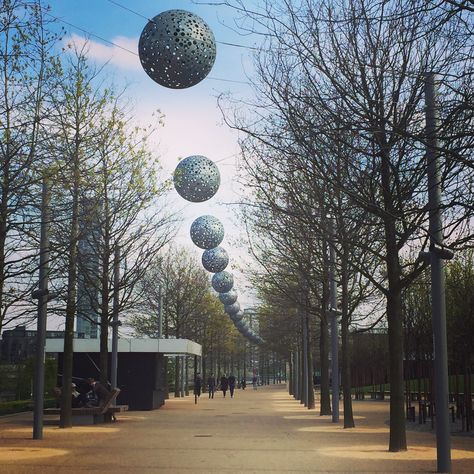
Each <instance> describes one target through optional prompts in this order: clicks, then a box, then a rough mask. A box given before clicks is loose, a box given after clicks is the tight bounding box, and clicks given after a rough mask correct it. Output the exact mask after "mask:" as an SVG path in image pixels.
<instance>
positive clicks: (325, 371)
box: [319, 317, 331, 416]
mask: <svg viewBox="0 0 474 474" xmlns="http://www.w3.org/2000/svg"><path fill="white" fill-rule="evenodd" d="M320 328H321V330H320V333H321V334H320V343H319V358H320V359H321V406H320V411H319V414H320V415H321V416H322V415H330V414H331V399H330V396H329V359H328V352H329V328H328V322H327V319H326V318H325V317H321V322H320Z"/></svg>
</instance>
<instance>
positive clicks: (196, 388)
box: [194, 372, 202, 403]
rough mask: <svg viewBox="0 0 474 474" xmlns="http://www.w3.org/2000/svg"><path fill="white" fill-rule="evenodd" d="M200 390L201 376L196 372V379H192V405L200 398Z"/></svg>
mask: <svg viewBox="0 0 474 474" xmlns="http://www.w3.org/2000/svg"><path fill="white" fill-rule="evenodd" d="M201 388H202V377H201V374H200V373H199V372H198V373H197V374H196V378H195V379H194V403H197V399H198V398H199V397H200V396H201Z"/></svg>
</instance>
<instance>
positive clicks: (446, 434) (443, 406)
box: [425, 73, 451, 472]
mask: <svg viewBox="0 0 474 474" xmlns="http://www.w3.org/2000/svg"><path fill="white" fill-rule="evenodd" d="M435 81H436V78H435V75H434V73H427V74H426V81H425V105H426V138H427V148H426V159H427V171H428V207H429V213H430V214H429V219H430V222H429V229H430V262H431V307H432V308H431V310H432V318H433V323H432V324H433V339H434V371H435V377H434V379H435V403H436V450H437V458H438V472H451V439H450V430H449V409H448V392H449V385H448V347H447V340H446V301H445V277H444V263H443V254H442V249H443V231H442V222H441V211H440V205H441V170H440V164H439V158H438V152H437V147H438V140H437V136H436V131H437V128H438V112H437V110H436V91H435ZM440 250H441V252H440Z"/></svg>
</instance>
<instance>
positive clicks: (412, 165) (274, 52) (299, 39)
mask: <svg viewBox="0 0 474 474" xmlns="http://www.w3.org/2000/svg"><path fill="white" fill-rule="evenodd" d="M262 3H263V6H262V8H260V9H256V10H254V11H250V10H249V9H248V8H246V7H245V6H244V3H243V2H234V3H232V5H233V6H234V7H235V8H237V9H238V10H240V12H242V14H243V16H244V17H245V19H249V18H250V19H251V20H252V21H251V22H247V23H246V25H248V24H251V30H252V32H255V31H256V30H258V32H259V33H261V34H262V35H264V37H265V39H266V42H265V44H264V47H263V48H262V54H260V55H259V56H258V58H257V62H256V70H257V76H258V83H257V84H256V88H257V93H258V94H259V96H258V100H259V103H257V104H256V106H255V107H253V109H252V120H245V118H244V120H243V121H240V122H239V121H238V122H235V121H234V122H233V123H232V125H233V126H235V127H236V128H239V129H241V130H244V131H245V132H246V133H247V134H248V135H249V136H251V137H253V138H254V139H256V140H259V141H260V142H261V143H264V144H265V145H266V146H268V148H272V147H273V148H276V147H275V146H274V143H275V142H276V143H277V146H279V145H280V144H281V142H282V141H285V140H286V141H289V140H292V141H293V142H296V143H298V146H299V148H300V150H301V151H300V154H305V155H306V156H307V159H308V160H311V161H312V164H313V166H314V170H315V172H316V173H317V175H318V176H319V177H320V179H321V181H326V182H327V183H328V186H329V188H330V189H331V188H332V189H340V190H341V192H342V193H343V194H344V195H345V196H346V197H347V199H349V201H350V204H351V206H353V207H355V208H358V209H359V212H358V213H356V216H357V220H355V221H354V223H355V224H356V225H359V226H361V231H366V232H368V233H370V235H371V237H373V242H374V244H375V245H373V246H368V247H367V246H365V245H364V246H361V247H360V251H361V253H363V252H368V253H371V254H372V256H373V257H374V258H376V259H378V261H379V268H380V271H378V272H375V273H374V272H373V271H372V267H370V269H369V268H367V267H364V266H361V265H357V263H358V262H354V261H352V263H351V264H352V265H354V268H355V270H357V271H359V272H361V273H362V274H363V275H364V276H365V278H367V279H368V280H369V281H371V282H372V284H373V285H374V286H375V287H376V288H377V289H378V290H379V291H380V292H382V293H383V294H384V296H385V298H386V303H387V304H386V315H387V320H388V333H389V345H390V384H391V399H390V443H389V449H390V450H391V451H399V450H404V449H406V436H405V425H404V397H403V347H402V341H403V329H402V313H401V292H402V290H403V288H406V287H407V286H409V285H410V284H411V283H412V282H413V280H414V279H416V277H417V276H418V275H419V274H420V272H421V271H422V270H423V266H424V265H423V263H422V262H421V261H420V260H415V261H407V260H402V259H401V255H402V254H403V253H404V252H406V249H407V248H409V247H414V246H416V247H418V248H419V249H422V248H423V247H424V246H425V245H426V242H427V239H428V232H427V212H426V208H425V206H424V205H425V202H426V178H425V161H424V145H425V140H424V122H423V101H422V99H423V87H424V80H425V79H424V78H425V73H427V72H430V71H433V70H434V71H439V72H440V73H442V74H443V78H444V79H446V80H445V81H444V82H443V83H442V87H443V89H442V91H443V94H442V96H441V98H442V100H443V103H448V102H449V101H450V100H454V102H456V103H458V102H459V100H457V99H456V97H458V96H460V95H461V92H462V89H460V88H458V87H453V84H452V83H450V81H448V80H447V79H448V78H449V77H450V74H451V73H455V74H457V73H458V72H459V64H460V62H462V61H461V60H465V59H466V55H465V54H464V52H465V50H466V48H467V47H468V45H467V43H466V41H467V40H466V37H465V36H459V35H456V34H455V32H456V27H457V26H458V25H459V24H460V23H459V20H458V19H457V18H456V17H453V18H451V19H450V21H446V22H437V23H435V25H436V27H433V23H432V21H433V19H434V18H435V17H436V15H437V13H438V12H436V11H434V10H433V11H432V12H431V13H430V12H428V14H427V12H426V9H423V8H421V7H422V6H423V5H422V3H423V2H418V4H417V5H415V2H405V1H403V0H399V1H395V2H371V1H368V0H357V1H323V2H318V3H314V2H310V1H308V2H302V4H301V5H298V6H296V5H295V4H293V2H290V1H282V2H277V3H274V2H262ZM416 6H418V7H420V8H415V7H416ZM405 11H408V12H409V14H406V15H400V12H405ZM244 27H245V25H244ZM460 91H461V92H460ZM463 97H466V94H464V95H463ZM458 98H459V97H458ZM454 123H455V124H456V127H458V133H457V135H456V137H460V138H459V140H455V139H453V140H451V141H448V140H446V141H445V147H444V152H445V154H446V156H448V157H449V156H456V157H457V159H452V160H447V164H446V167H445V169H444V183H445V192H446V201H445V206H446V208H449V219H447V226H446V229H445V234H446V235H447V236H448V237H449V238H450V244H451V245H455V244H462V243H464V242H465V241H466V239H468V238H470V234H469V233H465V232H462V231H461V230H462V229H463V225H464V224H465V223H466V222H468V221H469V217H470V216H471V215H472V206H471V205H470V204H469V202H470V201H471V200H472V186H471V184H470V179H469V170H468V169H467V166H468V165H467V164H466V160H465V159H462V157H463V156H465V150H468V149H469V148H468V147H469V146H470V143H469V140H468V139H467V138H468V137H469V133H466V128H467V127H470V126H471V124H470V123H469V121H468V122H466V123H465V124H464V125H463V124H462V123H460V122H459V121H457V122H454V121H452V120H450V116H449V115H443V127H442V130H443V131H447V130H451V131H452V130H453V124H454ZM459 127H461V129H459ZM341 132H342V133H341ZM448 136H451V137H454V136H455V135H454V134H453V135H449V134H448V133H446V137H448ZM454 142H456V143H457V147H458V148H457V149H455V147H454V146H451V145H452V144H454ZM341 144H342V145H343V146H342V150H343V153H342V154H341ZM449 147H451V148H452V151H450V152H449V154H448V151H449V150H448V148H449ZM459 151H461V153H459ZM328 157H329V159H328ZM331 157H338V159H340V160H342V163H343V166H344V168H346V172H345V174H344V179H343V180H341V179H340V176H339V175H338V167H337V166H334V163H335V162H334V160H332V159H331ZM292 158H293V155H291V154H289V155H288V156H287V157H286V159H287V160H292ZM259 179H261V178H259ZM463 186H464V188H463ZM462 189H464V191H466V190H467V192H465V193H464V194H463V195H462V196H461V193H462V191H461V190H462ZM331 195H333V193H329V195H328V196H327V197H326V198H325V199H327V198H330V197H331ZM471 202H472V201H471ZM329 207H331V204H329ZM360 216H362V217H363V219H364V220H363V221H360V220H359V217H360ZM348 217H349V218H350V216H348ZM362 229H363V230H362ZM355 244H356V245H357V242H356V243H355ZM359 263H360V262H359Z"/></svg>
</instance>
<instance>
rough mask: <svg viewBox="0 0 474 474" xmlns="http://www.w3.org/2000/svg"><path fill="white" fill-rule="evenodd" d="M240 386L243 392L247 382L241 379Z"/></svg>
mask: <svg viewBox="0 0 474 474" xmlns="http://www.w3.org/2000/svg"><path fill="white" fill-rule="evenodd" d="M240 386H241V387H242V390H245V387H246V386H247V381H246V380H245V378H243V379H242V382H241V383H240Z"/></svg>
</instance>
